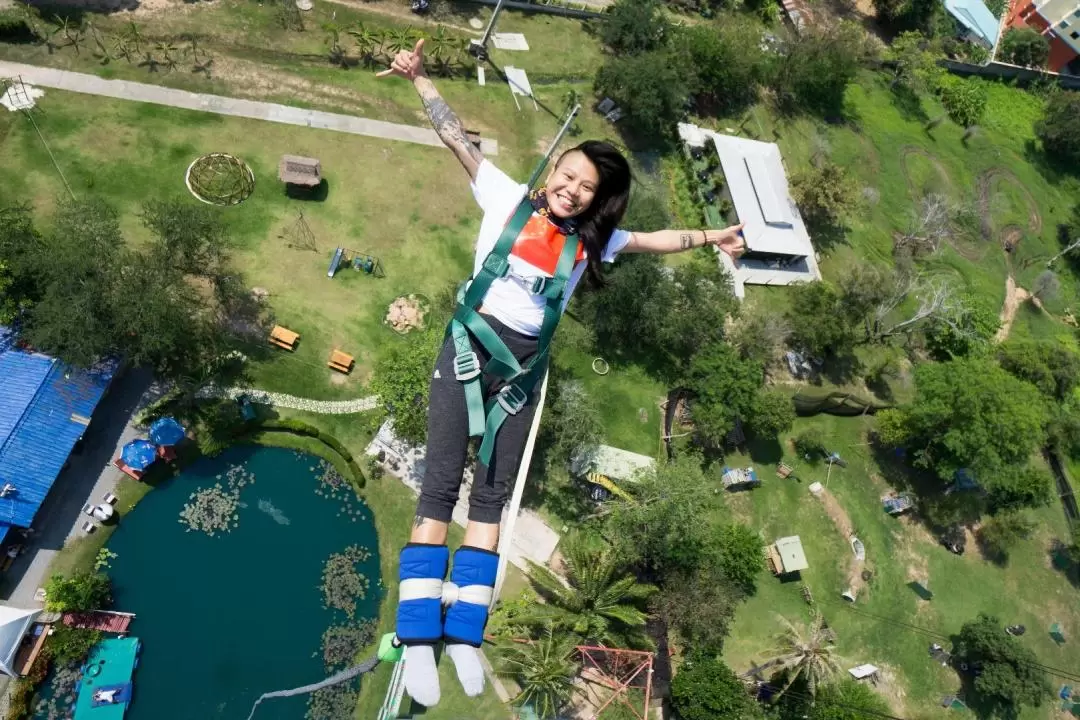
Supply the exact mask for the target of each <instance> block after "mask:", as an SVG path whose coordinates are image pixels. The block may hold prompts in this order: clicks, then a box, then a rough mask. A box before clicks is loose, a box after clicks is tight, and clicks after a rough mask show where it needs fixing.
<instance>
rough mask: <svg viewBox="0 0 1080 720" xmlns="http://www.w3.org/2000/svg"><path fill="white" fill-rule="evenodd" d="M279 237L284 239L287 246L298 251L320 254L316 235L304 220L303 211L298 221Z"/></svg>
mask: <svg viewBox="0 0 1080 720" xmlns="http://www.w3.org/2000/svg"><path fill="white" fill-rule="evenodd" d="M278 237H281V238H284V240H285V242H286V244H287V245H288V246H289V247H291V248H296V249H297V250H311V251H312V252H318V251H319V246H318V244H317V243H316V242H315V233H313V232H312V231H311V226H310V225H308V223H307V220H305V219H304V213H303V211H301V212H300V214H299V215H298V216H297V218H296V221H295V222H294V223H293V224H292V225H290V226H289V227H287V228H285V229H284V230H283V231H282V232H281V235H279V236H278Z"/></svg>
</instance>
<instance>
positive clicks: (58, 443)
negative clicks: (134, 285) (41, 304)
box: [0, 326, 118, 543]
mask: <svg viewBox="0 0 1080 720" xmlns="http://www.w3.org/2000/svg"><path fill="white" fill-rule="evenodd" d="M73 332H74V330H73ZM16 340H17V338H16V336H15V334H14V333H13V332H12V331H11V330H10V329H8V328H6V327H2V326H0V384H2V388H3V391H2V392H0V543H2V542H3V541H4V538H5V537H6V536H7V534H8V533H9V532H10V530H11V528H13V527H16V528H28V527H30V525H31V523H32V522H33V521H34V517H35V516H36V515H37V512H38V510H39V509H40V508H41V504H42V503H43V502H44V501H45V496H46V495H48V493H49V490H50V489H52V486H53V483H55V482H56V479H57V477H58V476H59V475H60V471H61V470H63V469H64V466H65V465H66V464H67V461H68V456H69V455H70V454H71V451H72V449H74V447H75V444H76V443H77V442H79V440H81V439H82V437H83V434H84V433H85V432H86V428H87V426H89V425H90V418H91V417H92V416H93V414H94V410H95V409H96V408H97V405H98V402H99V401H100V400H101V398H102V397H103V396H104V395H105V392H106V390H107V389H108V387H109V384H110V383H111V382H112V378H113V375H114V374H115V373H116V371H117V367H118V363H117V362H116V361H115V360H106V361H102V362H100V363H98V364H97V365H95V366H94V367H92V368H90V369H88V370H79V369H76V368H73V367H70V366H68V365H65V364H64V363H62V362H60V361H59V360H57V359H56V358H52V357H49V356H48V355H43V354H41V353H37V352H33V351H32V350H28V349H24V348H20V347H18V345H17V342H16Z"/></svg>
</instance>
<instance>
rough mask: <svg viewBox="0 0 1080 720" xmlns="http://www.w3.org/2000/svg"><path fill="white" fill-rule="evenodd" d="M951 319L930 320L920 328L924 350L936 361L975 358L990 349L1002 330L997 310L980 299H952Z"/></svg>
mask: <svg viewBox="0 0 1080 720" xmlns="http://www.w3.org/2000/svg"><path fill="white" fill-rule="evenodd" d="M954 302H955V306H954V311H953V314H952V317H951V318H950V319H948V321H947V319H946V318H945V317H937V318H931V319H930V320H929V321H928V322H927V323H926V325H925V326H924V327H923V335H924V336H925V338H926V346H927V349H928V350H929V351H930V354H931V355H932V356H933V357H934V359H935V360H949V359H951V358H959V357H967V356H970V355H976V354H978V353H980V352H983V351H985V350H986V349H987V348H989V347H990V341H991V340H992V339H993V337H994V335H995V334H997V331H998V328H999V327H1001V320H1000V318H999V316H998V309H997V308H996V307H994V306H993V305H991V304H990V303H989V302H988V301H987V300H986V298H985V297H983V296H981V295H972V294H966V295H960V296H958V297H956V298H955V299H954Z"/></svg>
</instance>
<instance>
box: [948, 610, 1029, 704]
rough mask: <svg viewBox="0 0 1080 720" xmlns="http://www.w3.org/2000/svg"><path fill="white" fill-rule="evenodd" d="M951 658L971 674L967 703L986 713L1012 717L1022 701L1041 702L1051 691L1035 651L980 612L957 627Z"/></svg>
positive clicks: (994, 619)
mask: <svg viewBox="0 0 1080 720" xmlns="http://www.w3.org/2000/svg"><path fill="white" fill-rule="evenodd" d="M953 658H954V660H955V661H956V662H954V665H955V666H956V667H963V665H966V666H967V667H968V668H969V670H968V672H970V673H972V674H973V675H974V679H973V680H974V681H973V682H972V686H973V688H974V690H975V693H976V697H974V698H971V699H972V700H973V701H974V702H972V703H969V704H972V705H973V706H974V707H976V708H977V709H978V710H980V711H983V712H985V713H986V714H989V715H993V716H996V717H1000V718H1014V717H1016V716H1017V715H1018V714H1019V713H1020V711H1021V709H1022V708H1023V707H1024V706H1025V705H1029V706H1031V707H1039V706H1041V705H1042V702H1043V698H1044V697H1045V696H1047V695H1048V693H1049V692H1050V687H1049V683H1047V681H1046V676H1045V675H1044V673H1043V671H1042V670H1041V669H1040V668H1039V665H1038V658H1037V657H1035V653H1033V652H1032V651H1031V650H1029V649H1028V648H1027V647H1025V646H1023V645H1021V644H1020V642H1019V641H1018V640H1017V639H1016V638H1014V637H1013V636H1011V635H1009V634H1007V633H1005V632H1003V631H1002V625H1001V622H1000V621H999V620H998V619H997V618H996V617H993V616H991V615H985V614H982V613H980V614H979V616H978V618H977V619H975V620H973V621H971V622H967V623H965V624H964V626H963V627H962V628H960V634H959V635H957V636H956V638H955V639H954V641H953ZM961 663H963V665H962V664H961Z"/></svg>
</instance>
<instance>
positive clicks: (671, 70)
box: [595, 50, 690, 143]
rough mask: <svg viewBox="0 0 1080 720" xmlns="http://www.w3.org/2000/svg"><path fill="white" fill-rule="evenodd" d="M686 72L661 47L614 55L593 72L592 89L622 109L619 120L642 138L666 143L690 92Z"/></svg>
mask: <svg viewBox="0 0 1080 720" xmlns="http://www.w3.org/2000/svg"><path fill="white" fill-rule="evenodd" d="M688 83H689V79H688V77H687V73H685V72H684V71H683V69H682V68H681V67H680V64H679V62H678V59H677V58H676V57H675V56H674V55H673V54H672V53H670V52H667V51H665V50H653V51H652V52H647V53H641V54H639V55H624V56H616V57H613V58H611V59H610V60H608V61H607V62H606V63H604V65H603V66H602V67H601V68H600V70H599V72H597V74H596V83H595V85H596V90H597V92H598V93H599V94H602V95H606V96H607V97H609V98H611V99H612V100H614V101H615V102H616V103H617V104H618V105H619V106H620V107H621V108H622V110H623V112H624V113H625V116H624V120H623V122H624V123H625V124H626V125H627V126H628V127H629V128H630V129H631V130H632V131H633V132H634V133H637V134H638V135H640V136H642V139H644V140H650V141H653V142H657V143H667V142H670V140H671V139H672V137H673V134H674V129H675V128H674V125H675V122H676V121H677V120H678V119H679V118H680V117H681V115H682V113H683V111H684V109H685V105H686V100H687V97H688V96H689V94H690V88H689V84H688Z"/></svg>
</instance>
